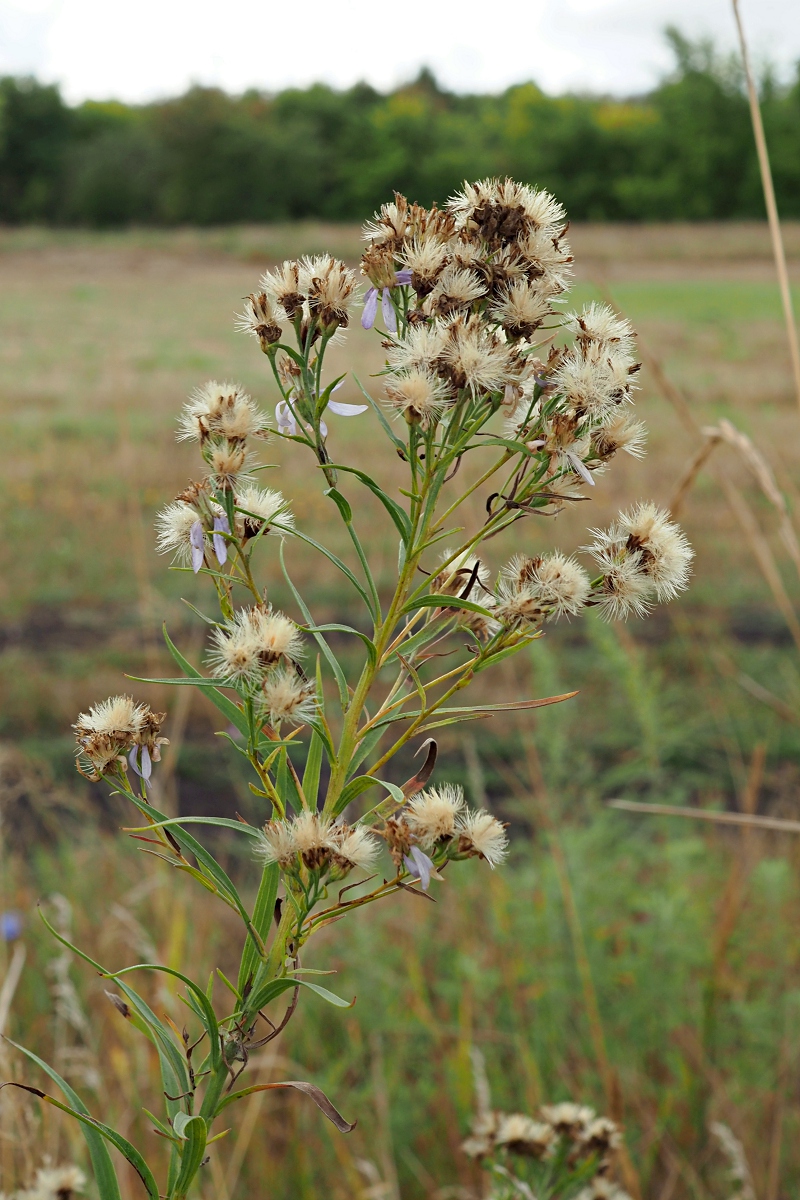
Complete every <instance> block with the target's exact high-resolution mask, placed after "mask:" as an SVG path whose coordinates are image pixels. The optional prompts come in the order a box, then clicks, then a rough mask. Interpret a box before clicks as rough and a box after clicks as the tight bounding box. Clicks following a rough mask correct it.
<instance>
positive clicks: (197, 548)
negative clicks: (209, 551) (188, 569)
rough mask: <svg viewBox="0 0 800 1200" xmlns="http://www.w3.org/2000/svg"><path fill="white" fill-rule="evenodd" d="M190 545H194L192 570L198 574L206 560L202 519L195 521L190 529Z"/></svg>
mask: <svg viewBox="0 0 800 1200" xmlns="http://www.w3.org/2000/svg"><path fill="white" fill-rule="evenodd" d="M189 545H190V546H191V547H192V570H193V571H194V573H195V575H196V574H197V572H198V571H199V570H200V568H201V567H202V565H203V562H204V561H205V541H204V538H203V526H202V523H201V522H200V521H195V523H194V525H193V526H192V528H191V529H190V530H189Z"/></svg>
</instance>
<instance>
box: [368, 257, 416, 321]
mask: <svg viewBox="0 0 800 1200" xmlns="http://www.w3.org/2000/svg"><path fill="white" fill-rule="evenodd" d="M394 282H395V286H401V285H405V284H408V283H411V271H410V270H408V268H407V267H404V268H403V270H402V271H396V272H395V276H394ZM381 311H382V313H383V323H384V325H385V326H386V328H387V329H388V330H389V332H390V333H397V316H396V314H395V311H394V305H393V304H392V293H391V291H390V289H389V288H388V287H385V288H383V289H382V291H381ZM377 315H378V288H376V287H371V288H369V290H368V291H367V294H366V296H365V297H364V311H363V312H362V314H361V324H362V325H363V327H364V329H372V326H373V325H374V324H375V318H376V317H377Z"/></svg>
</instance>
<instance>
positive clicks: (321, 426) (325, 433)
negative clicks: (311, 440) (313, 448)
mask: <svg viewBox="0 0 800 1200" xmlns="http://www.w3.org/2000/svg"><path fill="white" fill-rule="evenodd" d="M319 431H320V433H321V434H322V436H323V437H327V436H328V426H327V425H326V424H325V422H324V421H320V423H319Z"/></svg>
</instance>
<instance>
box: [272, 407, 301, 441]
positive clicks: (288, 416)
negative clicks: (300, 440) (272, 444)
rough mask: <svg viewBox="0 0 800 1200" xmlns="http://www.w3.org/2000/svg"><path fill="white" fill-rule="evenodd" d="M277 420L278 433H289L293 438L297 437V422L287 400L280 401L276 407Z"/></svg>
mask: <svg viewBox="0 0 800 1200" xmlns="http://www.w3.org/2000/svg"><path fill="white" fill-rule="evenodd" d="M275 419H276V421H277V422H278V433H289V434H291V435H292V437H296V436H297V422H296V421H295V419H294V413H293V412H292V410H291V408H290V407H289V405H288V404H287V403H286V401H285V400H279V401H278V403H277V404H276V405H275Z"/></svg>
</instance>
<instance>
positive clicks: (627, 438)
mask: <svg viewBox="0 0 800 1200" xmlns="http://www.w3.org/2000/svg"><path fill="white" fill-rule="evenodd" d="M646 440H647V429H646V428H645V425H644V423H643V422H642V421H632V420H630V419H629V417H628V416H627V415H626V414H625V413H618V414H614V415H612V417H611V419H610V420H609V421H607V422H604V424H603V425H601V426H600V428H599V429H596V430H594V431H593V432H592V449H593V450H594V452H595V454H596V455H597V457H598V458H602V459H603V460H604V461H606V460H608V459H609V458H613V457H614V455H615V454H617V453H618V452H619V451H620V450H624V451H625V453H626V454H630V456H631V458H644V456H645V442H646Z"/></svg>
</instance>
